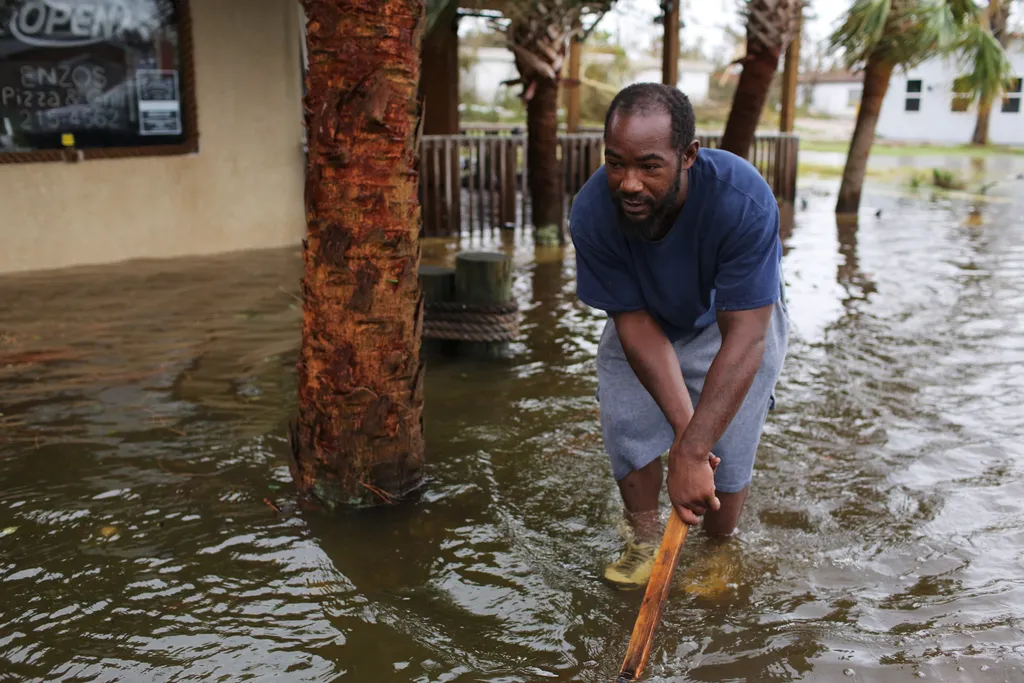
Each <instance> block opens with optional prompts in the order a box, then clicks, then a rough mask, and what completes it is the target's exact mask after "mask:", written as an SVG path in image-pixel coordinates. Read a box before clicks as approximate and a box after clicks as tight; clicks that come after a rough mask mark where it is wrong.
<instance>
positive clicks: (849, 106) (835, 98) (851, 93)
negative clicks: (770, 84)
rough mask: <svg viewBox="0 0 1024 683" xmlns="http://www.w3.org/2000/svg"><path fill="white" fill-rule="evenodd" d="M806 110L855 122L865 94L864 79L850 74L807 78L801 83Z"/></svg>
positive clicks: (807, 76)
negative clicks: (854, 119)
mask: <svg viewBox="0 0 1024 683" xmlns="http://www.w3.org/2000/svg"><path fill="white" fill-rule="evenodd" d="M799 83H800V91H801V94H802V95H803V102H804V104H805V105H806V106H807V110H808V111H809V112H811V113H812V114H824V115H826V116H835V117H837V118H854V117H856V116H857V109H858V108H859V107H860V97H861V92H862V91H863V90H864V85H863V83H864V75H863V74H861V73H850V72H848V71H830V72H826V73H819V74H808V75H806V76H801V77H800V79H799Z"/></svg>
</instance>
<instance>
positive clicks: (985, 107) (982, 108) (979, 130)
mask: <svg viewBox="0 0 1024 683" xmlns="http://www.w3.org/2000/svg"><path fill="white" fill-rule="evenodd" d="M987 21H988V26H989V29H990V30H991V31H992V36H993V37H994V38H995V39H996V40H997V41H999V44H1000V45H1002V46H1003V49H1004V50H1005V49H1006V48H1007V46H1009V44H1010V38H1011V37H1012V34H1011V32H1010V31H1007V30H1006V24H1007V23H1008V22H1009V21H1010V6H1009V4H1007V3H1004V2H1001V1H1000V0H990V2H989V4H988V10H987ZM994 99H995V98H993V97H992V95H983V96H981V97H980V98H978V119H977V121H975V123H974V133H973V134H972V135H971V144H972V145H979V146H984V145H987V144H988V126H989V122H990V120H991V119H992V101H993V100H994Z"/></svg>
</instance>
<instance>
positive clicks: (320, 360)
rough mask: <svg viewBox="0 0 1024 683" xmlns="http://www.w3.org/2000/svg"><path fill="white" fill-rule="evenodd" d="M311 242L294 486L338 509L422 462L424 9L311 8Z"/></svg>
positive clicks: (349, 0) (400, 3)
mask: <svg viewBox="0 0 1024 683" xmlns="http://www.w3.org/2000/svg"><path fill="white" fill-rule="evenodd" d="M304 4H305V8H306V13H307V16H308V19H309V27H308V37H307V40H308V48H309V71H308V75H307V93H308V94H307V96H306V101H305V117H306V125H307V130H308V139H309V159H308V164H307V185H306V221H307V237H306V240H305V241H304V250H303V258H304V261H305V274H304V277H303V281H302V293H303V324H302V347H301V351H300V358H299V363H298V384H299V390H298V394H299V415H298V422H297V425H296V427H295V429H294V430H293V432H292V452H293V456H294V457H293V459H292V462H291V472H292V477H293V478H294V480H295V483H296V485H297V487H298V489H299V491H300V493H302V494H305V495H311V496H313V497H315V498H316V499H317V500H319V501H320V502H321V503H322V504H323V505H324V506H326V507H327V508H329V509H334V508H337V507H339V506H342V505H361V504H372V503H381V502H391V501H395V500H398V499H400V498H401V497H402V496H404V495H405V494H407V493H409V492H410V491H412V490H414V489H416V488H417V487H418V486H419V484H420V482H421V480H422V466H423V424H422V406H423V366H422V364H421V362H420V328H421V325H422V315H423V314H422V302H421V290H420V284H419V280H418V277H417V269H418V266H419V260H420V252H419V242H418V233H419V229H420V211H419V202H418V199H417V170H418V169H417V166H418V156H419V155H418V146H419V130H418V122H419V113H420V103H419V98H418V97H417V82H418V79H419V68H420V47H421V40H422V27H423V22H424V3H423V0H305V3H304Z"/></svg>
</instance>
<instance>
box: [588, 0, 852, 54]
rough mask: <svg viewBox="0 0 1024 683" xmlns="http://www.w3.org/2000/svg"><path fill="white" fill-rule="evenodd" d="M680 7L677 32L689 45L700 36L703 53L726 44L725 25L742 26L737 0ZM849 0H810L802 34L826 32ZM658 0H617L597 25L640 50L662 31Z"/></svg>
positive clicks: (693, 1) (691, 1)
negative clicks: (658, 21) (657, 22)
mask: <svg viewBox="0 0 1024 683" xmlns="http://www.w3.org/2000/svg"><path fill="white" fill-rule="evenodd" d="M682 1H683V4H682V7H681V9H680V12H681V14H682V19H683V21H684V22H685V24H686V25H685V27H684V28H683V30H682V32H681V34H680V40H681V41H682V43H683V45H688V44H689V45H692V44H693V43H694V41H695V40H696V39H697V37H700V38H701V39H702V40H703V46H704V49H705V53H707V54H709V56H710V55H711V54H713V53H714V52H715V50H716V48H718V49H722V50H725V49H727V48H728V47H729V45H730V44H729V43H728V42H727V39H726V36H725V32H724V28H725V27H726V26H727V25H730V26H732V27H733V28H735V29H736V30H738V31H741V30H742V21H741V18H740V14H739V9H740V7H741V5H742V2H737V0H682ZM851 3H852V0H812V1H811V3H810V13H811V14H813V15H816V16H815V18H814V19H812V20H810V21H809V22H808V23H807V24H806V25H805V26H804V34H805V35H806V36H808V38H809V39H810V41H812V42H816V41H818V40H822V39H824V38H826V37H827V36H828V34H829V33H830V32H831V30H832V28H833V26H834V25H835V22H836V20H838V19H839V18H840V17H841V16H842V14H843V12H844V11H845V10H846V9H847V7H849V6H850V4H851ZM660 4H661V3H660V1H659V0H618V2H616V3H615V5H614V7H613V9H612V11H611V12H610V13H609V14H608V15H606V16H605V18H604V19H603V20H602V21H601V25H600V27H601V28H602V29H604V30H605V31H609V32H610V33H612V34H613V35H617V36H618V37H619V40H620V41H621V43H622V45H623V47H625V48H626V49H627V50H631V51H632V50H642V49H644V48H645V47H648V46H650V44H651V42H650V41H651V40H652V39H653V38H654V37H655V36H657V35H659V34H660V33H661V26H660V25H657V26H656V25H655V24H654V23H653V22H654V19H655V17H657V16H658V15H659V14H661V11H660V10H659V6H660Z"/></svg>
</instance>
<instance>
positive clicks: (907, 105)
mask: <svg viewBox="0 0 1024 683" xmlns="http://www.w3.org/2000/svg"><path fill="white" fill-rule="evenodd" d="M911 83H917V89H916V90H911V88H910V84H911ZM923 90H924V81H922V80H921V79H920V78H911V79H908V80H907V95H906V97H905V98H904V100H903V111H907V112H919V111H921V92H922V91H923ZM911 102H913V103H914V108H913V109H911Z"/></svg>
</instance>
